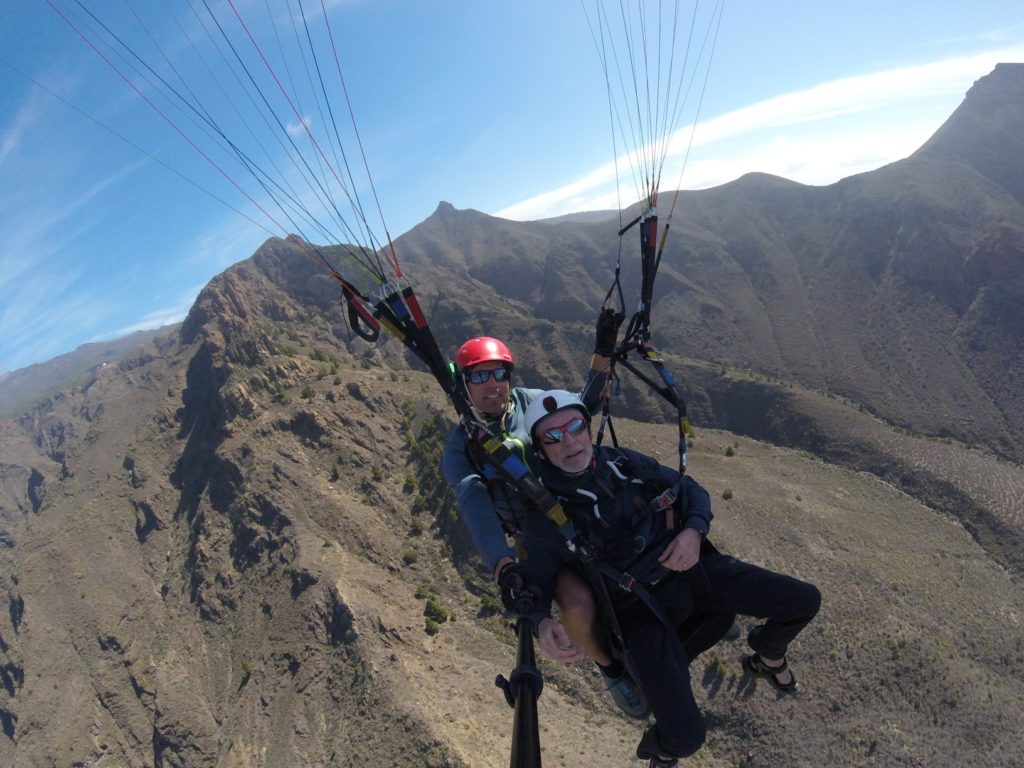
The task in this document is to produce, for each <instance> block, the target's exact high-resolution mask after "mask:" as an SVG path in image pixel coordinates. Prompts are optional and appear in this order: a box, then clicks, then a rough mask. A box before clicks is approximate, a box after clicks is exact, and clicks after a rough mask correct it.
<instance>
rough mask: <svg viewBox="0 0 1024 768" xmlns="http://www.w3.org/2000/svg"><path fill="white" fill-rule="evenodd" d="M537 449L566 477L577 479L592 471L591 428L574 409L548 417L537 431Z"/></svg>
mask: <svg viewBox="0 0 1024 768" xmlns="http://www.w3.org/2000/svg"><path fill="white" fill-rule="evenodd" d="M534 434H535V435H537V438H536V439H537V446H536V447H537V448H538V449H539V450H542V451H543V452H544V455H545V456H546V457H547V459H548V461H550V462H551V463H552V464H554V465H555V467H556V468H557V469H560V470H561V471H562V472H565V474H567V475H578V474H580V473H581V472H585V471H586V470H587V469H589V467H590V460H591V459H592V458H593V456H594V444H593V443H591V442H590V425H589V424H588V423H587V420H586V419H585V418H584V417H583V414H582V413H580V412H579V411H578V410H576V409H575V408H567V409H565V410H563V411H555V412H554V413H552V414H550V415H548V416H545V417H544V418H543V419H541V420H540V421H539V422H537V426H536V427H535V428H534Z"/></svg>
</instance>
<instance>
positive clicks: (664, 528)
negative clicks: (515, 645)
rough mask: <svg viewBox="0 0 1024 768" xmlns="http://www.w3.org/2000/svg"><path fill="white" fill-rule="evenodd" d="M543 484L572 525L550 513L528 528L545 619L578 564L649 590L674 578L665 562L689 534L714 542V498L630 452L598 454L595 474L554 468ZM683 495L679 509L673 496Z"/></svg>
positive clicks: (537, 515)
mask: <svg viewBox="0 0 1024 768" xmlns="http://www.w3.org/2000/svg"><path fill="white" fill-rule="evenodd" d="M537 475H538V477H539V478H540V481H541V482H542V483H543V484H544V485H545V486H546V487H547V489H548V490H549V491H550V492H551V493H552V494H553V495H554V496H555V498H556V499H557V500H558V501H559V502H560V503H561V505H562V508H563V510H564V511H565V513H566V515H567V517H568V518H569V522H570V524H571V525H569V526H563V527H562V529H559V528H558V526H556V525H555V523H553V522H552V521H550V520H548V519H547V518H546V517H545V516H544V514H543V512H540V511H538V510H533V509H531V510H529V512H528V513H527V515H526V517H525V519H524V525H523V537H522V546H523V548H524V549H525V550H526V557H525V558H524V559H523V561H522V562H523V565H524V567H525V569H526V580H527V583H528V584H531V585H535V586H536V587H538V588H539V590H540V592H541V599H540V602H539V604H538V606H537V614H536V615H537V616H542V615H549V611H550V607H551V597H552V594H553V592H554V585H555V581H556V579H557V575H558V571H559V569H560V568H561V566H562V565H563V564H564V563H565V562H567V561H569V560H571V559H574V558H575V559H588V558H589V559H591V560H592V561H594V562H605V563H608V564H609V565H610V566H611V567H612V568H613V569H614V570H615V571H617V572H619V573H628V574H629V575H630V576H632V577H633V578H635V579H636V580H637V581H639V582H641V583H643V584H653V583H655V582H657V581H659V580H660V579H661V578H662V577H664V576H665V575H667V574H668V570H667V569H665V568H664V567H663V566H662V565H661V564H660V563H659V562H658V558H659V557H660V556H661V554H662V553H663V552H664V551H665V547H667V546H668V544H669V542H671V541H672V539H673V538H674V537H675V536H676V534H677V533H678V532H679V531H681V530H682V529H683V528H694V529H696V530H697V531H699V532H700V533H701V534H702V535H703V536H707V534H708V531H709V529H710V526H711V517H712V514H711V499H710V497H709V496H708V492H707V491H705V490H704V488H703V487H701V485H700V484H699V483H698V482H697V481H696V480H694V479H693V478H691V477H689V476H688V475H680V474H679V472H677V471H676V470H673V469H669V468H668V467H664V466H662V465H661V464H659V463H658V462H657V461H655V460H654V459H653V458H651V457H650V456H645V455H644V454H642V453H637V452H636V451H631V450H629V449H626V448H609V447H606V446H599V447H595V449H594V461H593V463H592V465H591V469H590V470H589V471H587V472H585V473H583V474H582V475H578V476H575V477H568V476H566V475H564V474H562V473H561V472H559V471H558V470H557V469H555V468H554V467H553V466H551V465H550V464H549V463H547V462H541V467H540V468H539V471H538V472H537ZM673 490H674V492H675V499H674V501H672V502H671V503H668V500H667V499H666V498H665V497H662V498H661V500H660V501H661V502H662V503H661V504H660V505H659V504H657V503H656V504H652V502H653V501H655V499H657V497H659V496H660V495H661V494H662V493H663V492H665V491H670V492H671V491H673Z"/></svg>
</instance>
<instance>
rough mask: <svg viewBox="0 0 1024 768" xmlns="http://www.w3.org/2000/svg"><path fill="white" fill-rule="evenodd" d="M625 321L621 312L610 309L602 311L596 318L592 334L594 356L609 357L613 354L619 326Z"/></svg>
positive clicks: (624, 316)
mask: <svg viewBox="0 0 1024 768" xmlns="http://www.w3.org/2000/svg"><path fill="white" fill-rule="evenodd" d="M625 319H626V315H625V314H624V313H622V312H616V311H615V310H614V309H612V308H611V307H608V308H607V309H602V310H601V312H600V314H598V316H597V327H596V329H595V333H594V354H595V355H601V357H611V356H612V355H614V354H615V344H616V342H617V341H618V340H619V326H620V325H622V321H623V320H625Z"/></svg>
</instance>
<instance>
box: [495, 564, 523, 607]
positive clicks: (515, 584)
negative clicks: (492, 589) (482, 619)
mask: <svg viewBox="0 0 1024 768" xmlns="http://www.w3.org/2000/svg"><path fill="white" fill-rule="evenodd" d="M498 586H499V587H501V604H502V605H504V606H505V608H507V609H508V610H510V611H515V610H517V607H516V603H517V601H518V599H519V593H521V592H522V591H523V589H524V588H525V586H526V569H525V568H524V567H523V565H522V563H505V565H503V566H502V567H501V570H500V571H499V572H498Z"/></svg>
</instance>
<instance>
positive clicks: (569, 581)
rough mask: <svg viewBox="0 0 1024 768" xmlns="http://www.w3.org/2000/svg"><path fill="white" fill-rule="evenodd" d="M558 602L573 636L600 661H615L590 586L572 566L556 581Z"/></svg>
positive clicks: (567, 632) (600, 663)
mask: <svg viewBox="0 0 1024 768" xmlns="http://www.w3.org/2000/svg"><path fill="white" fill-rule="evenodd" d="M555 602H556V603H558V610H559V612H560V613H561V615H562V625H563V626H564V627H565V631H566V634H568V635H569V639H570V640H572V641H573V642H574V643H575V644H576V645H578V646H579V647H580V648H581V649H582V650H583V652H584V653H586V654H587V656H589V657H590V658H591V659H592V660H593V661H594V662H596V663H597V664H599V665H601V666H607V665H609V664H611V661H612V658H611V655H610V654H609V652H608V649H607V647H606V645H605V643H604V642H603V641H602V639H601V638H600V635H599V633H598V631H597V606H596V605H595V604H594V593H593V592H591V591H590V585H589V584H587V582H585V581H584V580H583V579H582V578H580V576H579V574H577V573H576V572H574V571H573V570H572V569H570V568H563V569H562V570H560V571H559V572H558V582H557V583H556V584H555Z"/></svg>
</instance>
